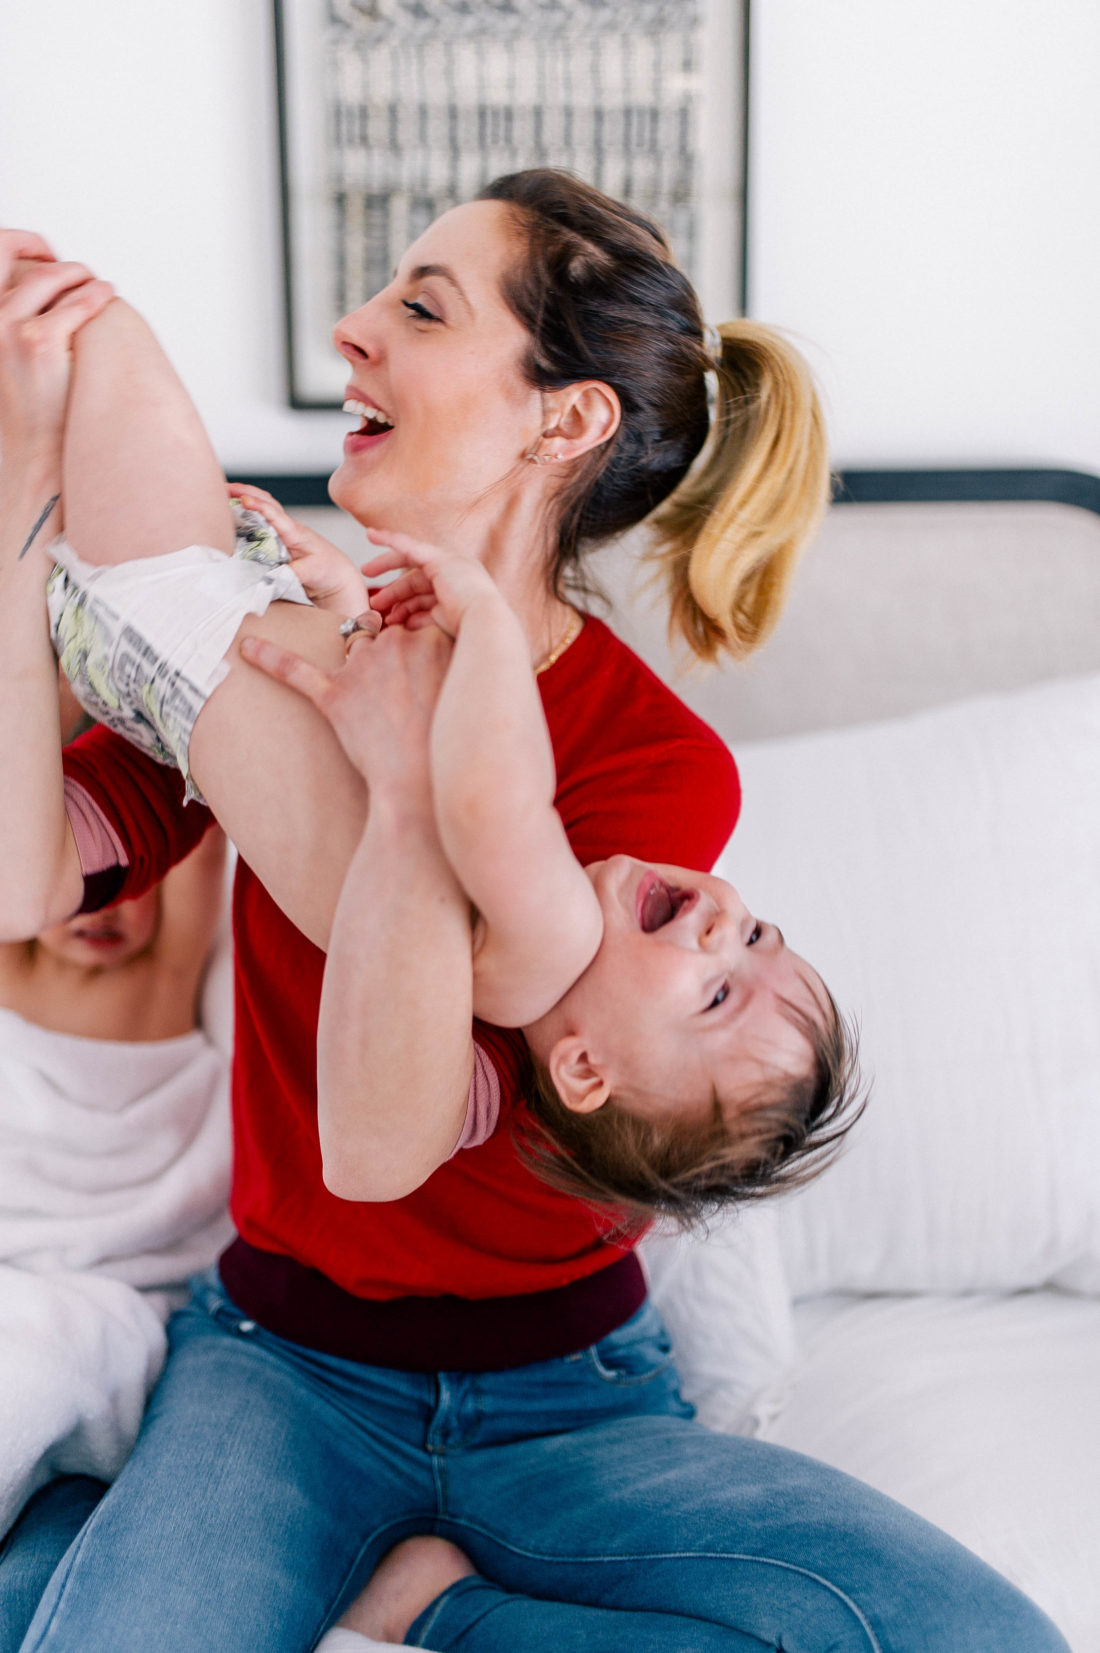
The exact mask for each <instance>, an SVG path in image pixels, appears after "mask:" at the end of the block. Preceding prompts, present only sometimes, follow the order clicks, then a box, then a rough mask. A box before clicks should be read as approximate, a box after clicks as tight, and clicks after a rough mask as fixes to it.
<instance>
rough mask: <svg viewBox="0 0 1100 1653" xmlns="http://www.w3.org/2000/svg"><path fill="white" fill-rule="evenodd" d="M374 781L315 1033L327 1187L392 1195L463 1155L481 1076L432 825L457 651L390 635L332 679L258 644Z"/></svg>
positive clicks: (459, 937)
mask: <svg viewBox="0 0 1100 1653" xmlns="http://www.w3.org/2000/svg"><path fill="white" fill-rule="evenodd" d="M245 651H246V653H247V655H248V657H249V658H250V659H251V660H253V661H254V662H255V663H256V664H258V665H261V666H263V667H264V669H265V670H268V671H271V672H272V673H273V674H274V675H275V676H276V677H278V678H279V679H280V681H282V682H284V683H286V684H288V685H290V686H291V687H293V688H294V689H296V690H297V691H298V692H299V693H300V694H302V695H303V696H305V697H306V698H307V699H308V700H309V701H310V702H311V703H312V704H313V705H314V706H315V707H316V708H317V709H318V711H320V712H321V714H322V715H323V716H324V717H325V718H326V720H327V721H329V722H331V724H332V725H333V727H334V728H335V729H336V730H337V732H338V734H339V736H340V739H341V742H342V744H343V745H344V748H345V750H346V752H347V753H348V756H349V758H350V759H351V762H352V764H353V765H354V766H355V767H356V769H358V770H361V771H364V772H365V771H366V770H367V769H369V770H370V775H371V806H370V814H369V817H368V819H367V824H366V828H365V830H364V832H363V835H362V839H361V842H360V843H359V845H358V847H357V849H356V851H355V854H354V855H353V857H352V860H351V865H350V867H349V868H348V873H347V877H346V878H345V880H344V884H343V888H342V890H341V892H340V899H339V902H338V904H337V909H336V914H335V917H334V919H333V924H332V934H331V937H330V940H329V950H328V959H327V961H326V965H325V975H324V987H323V990H322V994H321V1015H320V1021H319V1025H318V1034H317V1082H318V1127H319V1133H320V1140H321V1155H322V1163H323V1167H324V1177H325V1183H326V1185H327V1186H328V1187H329V1188H330V1189H331V1191H332V1192H333V1193H334V1194H337V1195H339V1196H340V1197H341V1198H343V1199H354V1200H395V1199H400V1198H401V1197H402V1196H403V1195H405V1194H408V1193H411V1192H412V1190H413V1189H414V1188H417V1187H419V1186H420V1184H421V1183H422V1182H424V1181H425V1179H426V1178H427V1177H429V1176H430V1175H431V1173H432V1172H433V1171H434V1170H435V1169H436V1168H437V1167H438V1166H439V1165H441V1164H442V1163H443V1161H444V1160H445V1159H447V1158H448V1156H449V1155H450V1154H451V1152H452V1151H453V1149H454V1147H455V1144H456V1142H457V1140H458V1137H459V1134H460V1132H461V1129H462V1125H463V1121H464V1119H465V1116H466V1105H467V1098H468V1095H469V1087H470V1079H471V1076H472V1072H473V1040H472V1037H471V1031H470V1024H471V1019H472V1014H473V1007H472V1002H471V968H470V909H469V903H468V902H467V900H466V898H465V896H464V894H463V892H462V889H461V887H460V886H459V884H458V881H457V879H456V878H455V876H454V874H453V873H452V871H451V869H450V867H449V865H448V863H447V860H446V857H445V856H444V854H443V851H442V847H441V845H440V842H439V837H438V834H437V832H436V829H435V823H434V818H433V811H432V799H431V779H430V774H429V759H428V729H429V725H430V722H431V715H432V709H433V706H434V703H435V699H436V695H437V693H438V689H439V684H440V682H441V680H442V677H443V673H444V671H445V669H446V659H447V654H448V652H449V645H448V644H447V643H446V642H445V640H444V639H443V638H442V637H441V635H440V634H439V633H438V632H434V631H426V632H420V633H415V632H405V631H400V630H396V629H395V630H391V631H390V632H389V633H388V634H386V635H385V636H384V637H382V638H379V639H378V640H377V641H376V642H370V641H362V642H359V643H357V644H356V645H354V646H353V648H352V649H351V653H350V657H349V660H348V664H347V666H346V668H345V669H344V670H342V671H339V672H332V673H329V672H322V671H318V670H317V669H316V668H315V667H314V666H312V665H310V664H309V663H308V662H306V661H302V660H299V659H297V658H296V657H295V656H293V655H290V654H288V653H286V652H284V651H282V650H280V649H276V648H274V647H273V646H272V645H271V644H269V643H265V642H262V641H256V640H253V641H251V642H249V643H248V644H247V645H246V646H245Z"/></svg>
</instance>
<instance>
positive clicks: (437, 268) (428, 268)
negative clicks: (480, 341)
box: [409, 264, 474, 315]
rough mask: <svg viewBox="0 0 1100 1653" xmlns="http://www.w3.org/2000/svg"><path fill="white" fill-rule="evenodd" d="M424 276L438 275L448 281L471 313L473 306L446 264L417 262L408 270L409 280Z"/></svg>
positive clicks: (418, 279)
mask: <svg viewBox="0 0 1100 1653" xmlns="http://www.w3.org/2000/svg"><path fill="white" fill-rule="evenodd" d="M426 276H440V277H441V278H442V279H443V280H444V281H449V282H450V284H451V286H452V287H453V288H454V290H455V292H456V293H457V294H458V296H459V298H460V299H461V300H462V302H463V304H464V305H465V306H466V308H467V310H468V311H469V312H470V314H471V315H473V313H474V307H473V305H472V304H471V303H470V301H469V299H468V298H467V297H466V294H465V293H464V292H463V290H462V283H461V282H460V281H459V279H458V277H457V276H456V275H455V273H454V271H453V270H452V269H449V268H448V266H447V265H446V264H417V265H416V267H415V268H414V269H412V270H410V271H409V280H410V281H423V280H424V279H425V277H426Z"/></svg>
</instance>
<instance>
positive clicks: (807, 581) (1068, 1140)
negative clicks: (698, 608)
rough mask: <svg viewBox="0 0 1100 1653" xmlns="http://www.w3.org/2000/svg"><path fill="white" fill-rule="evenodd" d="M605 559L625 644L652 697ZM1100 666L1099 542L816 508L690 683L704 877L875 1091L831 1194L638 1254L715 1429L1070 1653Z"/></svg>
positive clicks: (1009, 518) (1099, 1110)
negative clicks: (713, 767)
mask: <svg viewBox="0 0 1100 1653" xmlns="http://www.w3.org/2000/svg"><path fill="white" fill-rule="evenodd" d="M326 526H328V524H326ZM626 566H627V562H626V559H625V557H624V558H620V559H618V561H615V560H613V564H612V571H611V578H610V584H611V586H612V589H613V591H614V593H615V597H616V613H615V615H614V623H616V624H617V625H618V626H619V627H620V629H622V630H623V631H624V632H625V633H626V634H627V635H628V636H631V637H632V638H633V640H634V641H635V642H636V644H637V645H638V646H639V647H640V648H641V649H642V651H643V652H644V653H646V654H647V655H648V656H649V657H650V658H651V660H652V661H653V663H654V664H655V665H656V666H657V667H658V669H661V670H667V669H668V666H669V662H668V658H667V654H666V652H665V649H664V644H663V641H662V637H661V628H660V624H659V622H658V621H657V620H655V619H653V618H652V617H651V616H649V615H647V613H646V612H645V610H644V609H643V608H642V607H641V606H639V605H638V603H637V602H636V601H635V600H634V598H633V597H632V596H628V595H626V593H627V590H628V586H627V580H626V575H625V569H626ZM1097 672H1100V519H1098V518H1095V517H1091V516H1089V515H1088V514H1087V513H1086V512H1084V511H1076V510H1072V509H1070V508H1068V507H1062V506H1032V505H1026V506H1021V505H1011V506H1010V505H999V506H980V507H978V506H965V507H964V506H935V505H932V506H916V507H889V506H876V507H842V508H839V509H834V510H833V512H832V513H831V514H830V519H829V521H828V523H827V525H826V529H825V532H824V534H823V536H822V541H821V544H820V546H819V548H818V549H817V550H816V551H815V552H814V553H813V554H812V556H811V560H810V563H809V567H808V568H807V570H806V573H805V576H804V577H801V578H800V583H799V588H798V590H797V591H796V595H795V599H794V602H793V603H792V607H791V610H790V616H789V619H786V620H785V621H784V624H783V627H782V628H781V630H780V633H779V635H778V637H777V639H776V641H775V643H774V644H773V645H771V646H770V647H769V649H768V650H766V651H765V652H764V655H763V656H762V658H761V660H760V663H759V665H754V666H752V667H750V668H747V669H746V670H745V671H744V672H743V673H738V672H727V673H725V674H724V675H722V676H720V677H718V678H714V677H711V678H709V679H708V678H697V677H696V678H689V679H687V680H686V688H685V692H686V697H687V698H688V699H689V700H692V701H693V702H694V703H695V704H696V705H697V706H698V707H699V709H700V710H701V711H702V712H703V713H704V715H706V716H707V717H708V718H709V720H710V721H711V722H713V723H715V724H716V726H718V727H720V728H721V729H722V731H723V733H724V734H726V736H727V737H728V738H729V739H730V741H731V743H732V745H733V747H734V750H735V751H736V754H737V757H738V760H739V763H740V765H741V770H742V777H743V781H744V787H745V806H744V814H743V819H742V822H741V824H740V826H739V827H738V830H737V832H736V833H735V835H734V838H733V841H732V843H731V845H730V847H729V849H728V850H727V852H726V855H725V857H724V858H723V862H722V864H721V870H722V871H723V872H724V873H725V874H726V875H727V876H729V877H731V878H732V879H733V881H734V882H735V883H737V884H738V886H739V887H740V888H741V889H742V891H743V893H744V894H745V895H746V897H747V899H748V900H749V901H750V903H751V904H752V905H753V906H754V908H755V910H757V911H759V912H762V913H763V914H764V915H765V916H769V917H774V918H775V919H777V920H778V921H779V922H780V923H781V924H782V926H783V929H784V931H785V933H786V935H787V938H788V940H789V941H790V942H791V943H792V945H794V946H795V948H796V949H798V950H799V951H802V952H804V953H805V954H806V956H807V957H809V958H810V959H811V960H813V962H814V963H815V964H816V965H817V966H818V967H819V968H820V969H821V971H822V973H823V974H824V975H825V977H826V979H827V980H828V981H829V983H830V985H831V987H832V988H833V990H834V992H835V994H836V996H837V997H838V999H839V1000H840V1001H841V1003H842V1004H843V1005H844V1006H845V1007H847V1008H848V1009H850V1010H852V1011H853V1012H855V1013H856V1014H857V1015H858V1016H859V1019H860V1021H861V1023H862V1028H863V1047H864V1061H865V1064H866V1067H867V1069H868V1070H869V1071H870V1072H871V1074H872V1076H873V1078H874V1094H873V1098H872V1101H871V1104H870V1106H869V1108H868V1110H867V1112H866V1115H865V1117H864V1119H863V1120H862V1121H861V1122H860V1124H859V1125H858V1126H857V1127H856V1128H855V1130H854V1131H853V1133H852V1136H851V1138H850V1139H849V1145H848V1148H847V1150H846V1152H845V1154H844V1156H843V1157H842V1159H841V1161H840V1162H839V1163H838V1164H837V1165H836V1166H835V1167H834V1168H832V1169H831V1170H830V1171H828V1172H827V1173H826V1175H825V1176H824V1177H823V1178H822V1179H821V1180H820V1181H819V1182H818V1183H816V1184H814V1185H813V1186H811V1187H810V1188H809V1189H807V1190H806V1191H804V1192H803V1193H800V1194H798V1195H793V1196H789V1197H786V1198H784V1199H783V1200H781V1201H777V1202H774V1203H773V1204H771V1205H770V1206H765V1207H761V1208H758V1209H756V1210H753V1211H749V1212H747V1213H746V1214H745V1215H744V1216H743V1217H741V1218H739V1219H736V1220H734V1221H732V1222H729V1221H726V1222H723V1223H721V1224H719V1225H716V1226H715V1228H714V1229H713V1231H712V1232H711V1233H710V1235H709V1236H708V1237H707V1238H705V1239H699V1238H687V1239H682V1238H675V1237H663V1236H658V1237H656V1238H654V1239H651V1240H650V1241H649V1242H648V1244H647V1247H646V1255H647V1261H648V1266H649V1269H650V1273H651V1278H652V1282H653V1289H654V1293H655V1296H656V1298H657V1300H658V1302H659V1303H660V1306H661V1307H662V1309H663V1311H664V1313H665V1315H666V1318H667V1319H668V1321H669V1323H670V1326H671V1329H672V1332H673V1336H674V1339H675V1340H676V1343H677V1346H678V1353H679V1360H680V1366H681V1370H682V1372H683V1374H684V1379H685V1387H686V1390H687V1392H688V1394H689V1396H690V1397H691V1398H692V1399H693V1400H694V1401H695V1402H696V1404H697V1405H698V1407H699V1411H700V1415H701V1416H702V1418H703V1419H704V1421H706V1422H708V1423H711V1424H712V1425H713V1426H714V1427H716V1428H720V1429H740V1430H745V1431H749V1432H752V1433H755V1434H758V1435H761V1436H762V1437H764V1438H766V1439H769V1440H774V1441H777V1442H780V1443H782V1444H783V1445H786V1446H790V1447H793V1448H796V1449H798V1450H800V1451H804V1452H808V1453H810V1454H812V1455H814V1456H816V1457H819V1458H822V1459H825V1460H827V1461H828V1462H830V1463H833V1464H836V1465H838V1466H839V1467H841V1468H843V1469H845V1470H848V1471H850V1472H851V1473H853V1474H855V1475H857V1476H860V1477H861V1478H862V1479H864V1480H866V1481H868V1482H870V1483H871V1484H873V1485H875V1486H877V1487H879V1488H880V1489H882V1490H883V1491H885V1492H887V1493H889V1494H891V1495H892V1496H893V1497H895V1498H898V1499H900V1500H901V1501H902V1502H903V1503H905V1504H907V1505H909V1506H910V1507H912V1508H913V1509H915V1510H917V1511H919V1512H920V1513H921V1514H923V1515H925V1516H927V1517H929V1518H930V1519H932V1520H933V1521H935V1522H937V1523H938V1524H939V1525H941V1526H942V1527H944V1528H945V1529H947V1530H948V1531H949V1532H951V1533H953V1534H954V1535H955V1536H956V1537H957V1538H959V1539H960V1540H962V1542H964V1543H966V1544H967V1545H969V1546H970V1547H971V1548H972V1549H974V1550H975V1551H977V1552H978V1553H979V1554H980V1555H982V1556H984V1557H985V1558H986V1559H987V1560H988V1561H990V1562H991V1563H992V1564H993V1565H994V1566H996V1567H997V1568H999V1569H1000V1570H1001V1571H1002V1572H1003V1573H1005V1574H1006V1575H1007V1576H1008V1577H1010V1578H1012V1579H1013V1580H1014V1581H1015V1582H1017V1583H1018V1584H1019V1585H1020V1586H1021V1587H1022V1588H1023V1589H1024V1590H1026V1591H1027V1592H1028V1593H1029V1594H1031V1595H1032V1596H1033V1597H1034V1598H1035V1600H1036V1601H1038V1602H1039V1603H1040V1605H1042V1606H1043V1607H1044V1608H1045V1609H1046V1611H1047V1612H1048V1613H1049V1614H1050V1615H1051V1617H1052V1618H1054V1620H1055V1621H1056V1622H1057V1623H1058V1624H1059V1625H1060V1626H1061V1628H1062V1629H1063V1631H1064V1633H1065V1635H1066V1636H1067V1639H1068V1640H1069V1642H1070V1644H1071V1646H1072V1648H1073V1649H1074V1653H1100V1565H1098V1557H1100V1473H1098V1470H1100V1408H1098V1407H1097V1405H1096V1398H1095V1397H1096V1394H1097V1384H1098V1379H1100V676H1098V675H1096V673H1097ZM1046 679H1055V681H1051V682H1046V681H1044V680H1046ZM975 696H976V698H975ZM823 725H828V726H829V727H822V726H823ZM807 731H808V732H807ZM760 736H765V737H768V738H765V739H760V738H759V737H760ZM754 737H756V738H754ZM341 1640H342V1638H341ZM345 1645H346V1646H347V1647H348V1648H349V1649H350V1648H351V1647H352V1646H353V1645H355V1646H357V1647H358V1648H360V1649H361V1648H362V1647H363V1646H364V1644H363V1643H362V1641H359V1642H357V1643H354V1644H353V1642H352V1641H351V1640H350V1639H349V1640H348V1641H347V1642H346V1644H345ZM324 1646H325V1653H338V1647H337V1643H336V1641H335V1639H333V1640H331V1641H326V1643H325V1644H324ZM991 1653H992V1650H991Z"/></svg>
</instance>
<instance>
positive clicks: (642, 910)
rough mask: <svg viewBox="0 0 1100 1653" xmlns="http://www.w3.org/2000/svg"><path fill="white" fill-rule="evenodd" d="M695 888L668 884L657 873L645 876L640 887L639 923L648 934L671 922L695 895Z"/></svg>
mask: <svg viewBox="0 0 1100 1653" xmlns="http://www.w3.org/2000/svg"><path fill="white" fill-rule="evenodd" d="M694 894H695V891H694V890H679V889H677V888H676V887H675V885H673V884H666V883H665V881H664V879H663V878H658V877H657V875H656V873H649V874H647V875H646V877H645V878H643V880H642V882H641V885H640V886H639V889H638V923H639V924H640V925H641V927H642V929H643V930H644V931H645V932H646V934H647V935H650V934H652V932H653V931H654V930H660V929H662V928H663V926H664V925H666V924H670V923H671V922H672V920H673V919H674V918H675V917H676V914H677V913H678V912H682V910H683V909H684V907H686V906H687V905H688V903H689V902H690V901H691V899H692V897H693V896H694Z"/></svg>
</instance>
